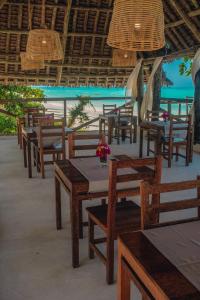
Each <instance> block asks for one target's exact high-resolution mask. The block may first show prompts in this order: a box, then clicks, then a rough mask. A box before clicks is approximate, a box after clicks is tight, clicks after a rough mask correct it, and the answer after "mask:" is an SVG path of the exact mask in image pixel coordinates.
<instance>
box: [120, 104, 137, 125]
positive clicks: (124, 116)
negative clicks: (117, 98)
mask: <svg viewBox="0 0 200 300" xmlns="http://www.w3.org/2000/svg"><path fill="white" fill-rule="evenodd" d="M124 122H125V123H126V124H124ZM118 124H119V126H120V125H123V126H125V125H128V124H133V106H125V107H123V108H121V109H119V113H118Z"/></svg>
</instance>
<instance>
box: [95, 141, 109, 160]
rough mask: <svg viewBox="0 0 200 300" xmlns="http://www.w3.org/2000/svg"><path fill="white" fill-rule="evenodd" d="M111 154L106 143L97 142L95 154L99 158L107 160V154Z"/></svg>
mask: <svg viewBox="0 0 200 300" xmlns="http://www.w3.org/2000/svg"><path fill="white" fill-rule="evenodd" d="M110 154H111V150H110V147H109V146H108V145H107V144H106V143H99V144H98V147H97V150H96V156H97V157H99V158H100V160H104V161H107V156H108V155H110Z"/></svg>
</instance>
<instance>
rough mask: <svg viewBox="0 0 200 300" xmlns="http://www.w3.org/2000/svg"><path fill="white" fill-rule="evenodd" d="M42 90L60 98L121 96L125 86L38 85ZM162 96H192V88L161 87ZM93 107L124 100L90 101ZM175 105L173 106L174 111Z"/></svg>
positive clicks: (46, 94)
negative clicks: (77, 86)
mask: <svg viewBox="0 0 200 300" xmlns="http://www.w3.org/2000/svg"><path fill="white" fill-rule="evenodd" d="M40 88H41V89H42V90H43V91H44V93H45V96H46V97H47V98H60V97H61V98H62V97H77V96H90V97H91V98H92V97H123V96H125V88H101V87H79V88H68V87H45V86H42V87H41V86H40ZM161 95H162V97H164V98H179V99H184V98H186V97H187V96H189V97H193V95H194V88H192V87H191V88H183V87H181V88H177V87H163V88H162V92H161ZM75 103H76V101H73V102H69V103H68V106H69V107H72V106H73V105H74V104H75ZM92 103H93V105H94V107H95V109H96V110H97V111H100V110H101V109H102V105H103V103H106V104H113V103H116V104H117V106H120V105H122V104H124V100H114V101H113V100H104V101H99V100H98V101H92ZM49 105H50V106H51V107H52V108H53V107H55V108H56V107H57V109H59V107H60V108H61V106H62V103H56V102H55V103H52V102H51V103H50V102H49ZM176 109H177V106H174V111H175V110H176Z"/></svg>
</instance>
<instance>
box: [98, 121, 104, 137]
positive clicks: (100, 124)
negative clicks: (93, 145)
mask: <svg viewBox="0 0 200 300" xmlns="http://www.w3.org/2000/svg"><path fill="white" fill-rule="evenodd" d="M102 123H103V122H102V119H99V134H102V131H103V130H102Z"/></svg>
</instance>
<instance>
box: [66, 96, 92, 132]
mask: <svg viewBox="0 0 200 300" xmlns="http://www.w3.org/2000/svg"><path fill="white" fill-rule="evenodd" d="M77 100H78V104H76V105H75V106H74V107H73V108H71V109H70V112H69V120H68V127H72V126H73V125H74V124H75V123H78V124H79V125H81V124H83V123H85V122H87V121H89V116H88V114H87V113H86V112H85V111H84V109H85V108H86V107H87V106H89V107H92V108H93V109H94V110H95V108H94V106H93V104H92V102H91V100H90V97H86V96H78V97H77Z"/></svg>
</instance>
